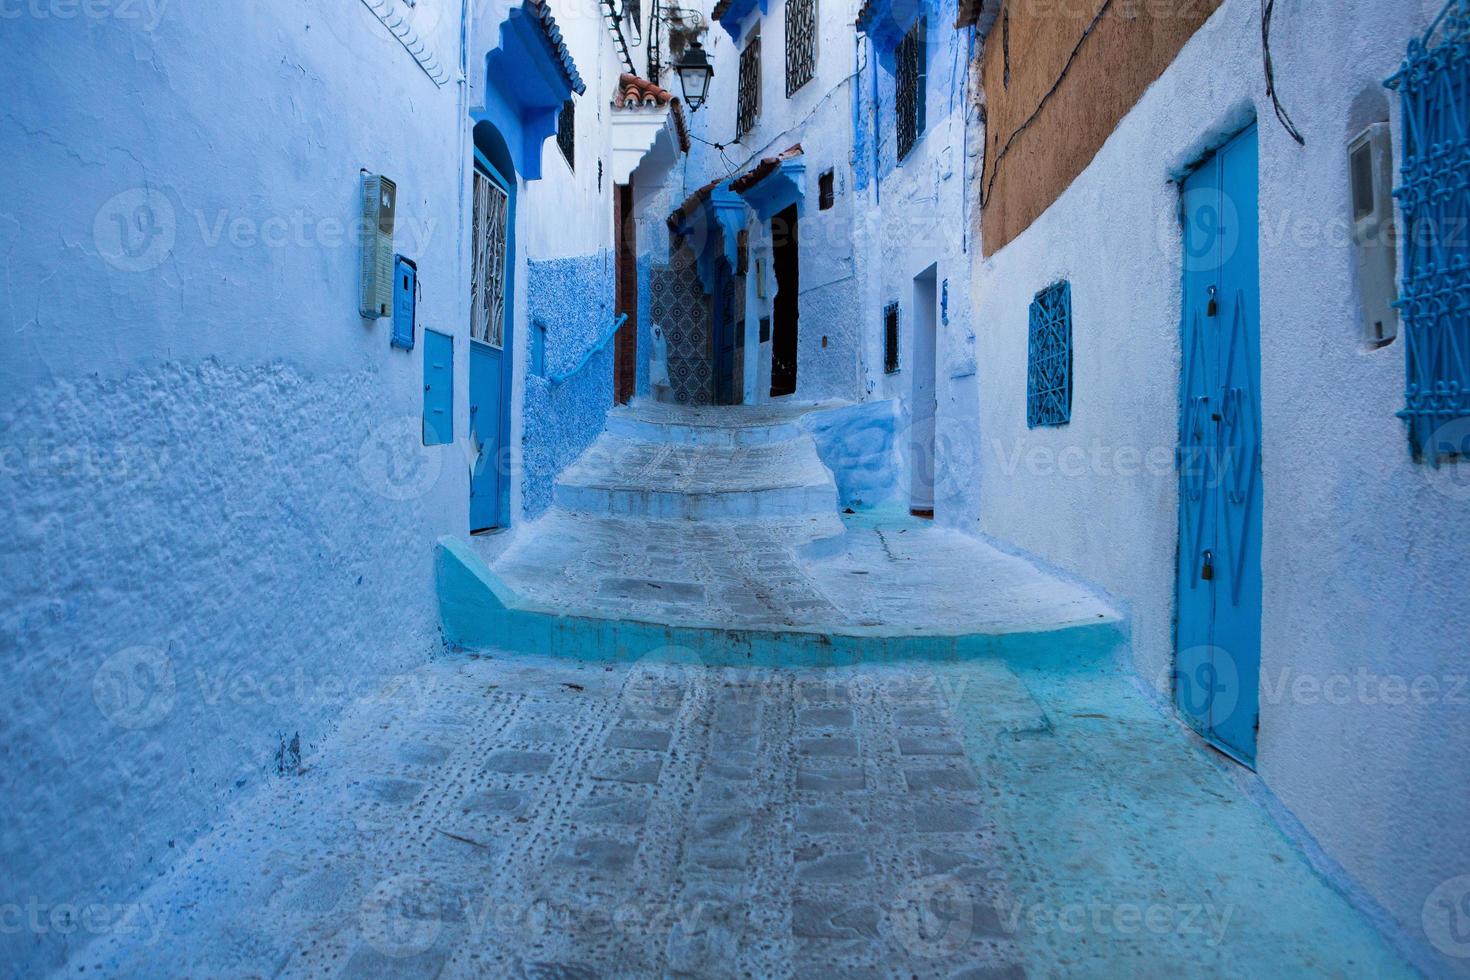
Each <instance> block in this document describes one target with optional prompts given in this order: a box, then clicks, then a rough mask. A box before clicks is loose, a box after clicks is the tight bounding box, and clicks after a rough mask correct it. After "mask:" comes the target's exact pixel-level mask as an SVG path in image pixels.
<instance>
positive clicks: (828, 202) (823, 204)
mask: <svg viewBox="0 0 1470 980" xmlns="http://www.w3.org/2000/svg"><path fill="white" fill-rule="evenodd" d="M834 183H836V180H835V178H834V176H833V173H832V169H831V168H830V167H829V168H828V169H826V170H824V171H822V173H821V175H820V176H818V177H817V210H819V211H826V210H827V209H828V208H830V207H831V206H832V201H833V199H834V196H835V195H834V193H833V189H832V188H833V184H834Z"/></svg>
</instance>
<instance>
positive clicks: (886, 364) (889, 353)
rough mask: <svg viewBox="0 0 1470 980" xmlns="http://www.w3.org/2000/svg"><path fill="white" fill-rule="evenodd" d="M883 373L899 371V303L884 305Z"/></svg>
mask: <svg viewBox="0 0 1470 980" xmlns="http://www.w3.org/2000/svg"><path fill="white" fill-rule="evenodd" d="M883 373H884V374H897V373H898V304H897V303H889V304H888V305H887V306H885V307H883Z"/></svg>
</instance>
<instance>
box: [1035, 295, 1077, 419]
mask: <svg viewBox="0 0 1470 980" xmlns="http://www.w3.org/2000/svg"><path fill="white" fill-rule="evenodd" d="M1026 353H1027V357H1026V425H1027V427H1028V428H1032V429H1035V428H1037V427H1038V426H1047V425H1066V424H1067V423H1068V422H1070V421H1071V420H1072V284H1071V283H1069V282H1067V281H1065V280H1063V281H1062V282H1058V283H1053V284H1052V285H1050V286H1047V287H1046V288H1045V289H1043V290H1042V291H1041V292H1039V293H1037V294H1036V298H1035V299H1033V300H1032V301H1031V326H1030V338H1029V341H1028V343H1027V349H1026Z"/></svg>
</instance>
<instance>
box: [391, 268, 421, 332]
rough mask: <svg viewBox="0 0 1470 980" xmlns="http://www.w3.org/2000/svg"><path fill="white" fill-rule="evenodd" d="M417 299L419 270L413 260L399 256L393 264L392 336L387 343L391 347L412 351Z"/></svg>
mask: <svg viewBox="0 0 1470 980" xmlns="http://www.w3.org/2000/svg"><path fill="white" fill-rule="evenodd" d="M418 299H419V268H418V266H417V265H415V264H414V262H413V259H407V258H404V257H403V256H402V255H400V256H398V257H397V259H396V260H395V261H394V263H393V336H392V337H391V338H390V339H389V341H388V343H389V344H391V345H392V346H394V347H397V348H400V349H402V350H413V337H414V320H415V318H416V314H417V311H418V305H419V304H418Z"/></svg>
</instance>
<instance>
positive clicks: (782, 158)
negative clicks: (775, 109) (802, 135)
mask: <svg viewBox="0 0 1470 980" xmlns="http://www.w3.org/2000/svg"><path fill="white" fill-rule="evenodd" d="M801 152H802V151H801V144H800V143H797V144H796V145H795V146H789V147H787V148H786V149H784V150H782V151H781V152H780V153H777V154H776V155H775V156H773V157H765V158H764V159H762V160H761V162H760V163H757V164H756V165H755V166H754V167H751V168H750V169H749V170H747V171H746V172H745V173H743V174H741V175H740V176H739V177H736V178H735V179H734V180H733V181H731V182H730V189H731V190H732V191H734V192H735V193H737V194H743V193H745V192H746V191H748V190H750V189H751V188H752V187H754V186H755V185H756V184H759V183H760V182H761V181H763V180H765V179H766V178H767V177H769V176H770V175H771V174H773V173H775V172H776V168H777V167H779V166H781V164H783V163H785V162H786V161H787V160H790V159H791V158H792V157H799V156H801Z"/></svg>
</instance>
